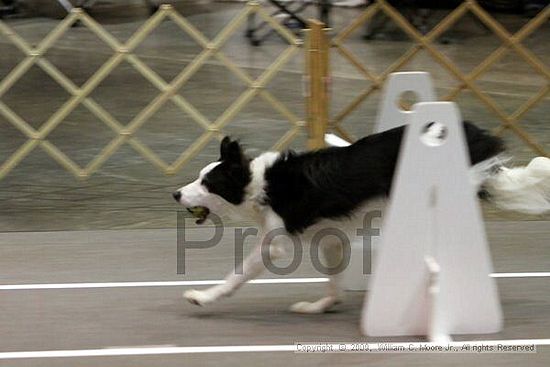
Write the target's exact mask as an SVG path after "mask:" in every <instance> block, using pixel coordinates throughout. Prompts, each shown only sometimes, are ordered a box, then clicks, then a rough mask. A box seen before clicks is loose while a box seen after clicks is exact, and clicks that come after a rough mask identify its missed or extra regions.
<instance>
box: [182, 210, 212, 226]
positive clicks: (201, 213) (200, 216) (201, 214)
mask: <svg viewBox="0 0 550 367" xmlns="http://www.w3.org/2000/svg"><path fill="white" fill-rule="evenodd" d="M187 211H188V212H189V213H191V215H193V217H195V218H197V221H196V222H195V223H197V224H202V223H204V221H205V220H206V218H207V217H208V214H210V209H208V208H207V207H205V206H193V207H191V208H187Z"/></svg>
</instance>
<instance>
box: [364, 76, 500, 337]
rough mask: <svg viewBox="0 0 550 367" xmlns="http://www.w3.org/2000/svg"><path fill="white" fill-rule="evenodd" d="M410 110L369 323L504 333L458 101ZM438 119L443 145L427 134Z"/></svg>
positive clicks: (367, 328)
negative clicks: (426, 137)
mask: <svg viewBox="0 0 550 367" xmlns="http://www.w3.org/2000/svg"><path fill="white" fill-rule="evenodd" d="M428 77H429V76H428ZM406 90H410V88H408V89H406ZM391 100H392V101H394V100H395V98H392V99H391ZM407 116H408V120H409V121H408V125H409V126H408V128H407V130H406V133H405V136H404V137H403V140H402V143H401V151H400V157H399V162H398V165H397V168H396V173H395V175H394V181H393V186H392V193H391V198H390V201H389V204H388V208H387V210H386V215H385V218H384V224H383V227H382V238H381V243H380V246H379V247H378V248H377V255H376V262H375V264H374V271H373V276H372V277H371V280H370V281H371V283H370V285H369V288H370V292H368V295H367V298H366V302H365V304H364V308H363V315H362V320H361V326H362V330H363V332H364V333H365V334H367V335H370V336H398V335H427V336H428V337H429V339H430V340H432V341H439V342H441V341H445V340H448V338H449V335H450V334H480V333H494V332H497V331H499V330H500V329H501V326H502V311H501V307H500V302H499V297H498V293H497V288H496V284H495V281H494V279H492V278H491V277H490V276H489V275H490V273H491V272H492V264H491V258H490V254H489V248H488V246H487V241H486V237H485V228H484V224H483V220H482V216H481V211H480V208H479V204H478V202H477V198H476V189H475V187H474V185H472V183H471V182H470V179H469V176H468V169H469V158H468V155H467V147H466V142H465V137H464V130H463V128H462V119H461V116H460V113H459V111H458V108H457V107H456V105H455V104H454V103H452V102H426V103H419V104H416V105H415V106H414V108H413V111H412V113H409V114H408V115H407ZM383 121H389V120H383ZM383 121H382V122H383ZM430 122H439V123H442V124H443V125H444V126H445V127H446V132H447V134H446V137H445V139H444V140H443V142H442V144H441V145H427V144H426V143H425V142H423V141H422V140H421V135H422V132H423V129H424V128H425V126H426V124H428V123H430ZM379 127H380V126H379ZM382 130H383V129H382Z"/></svg>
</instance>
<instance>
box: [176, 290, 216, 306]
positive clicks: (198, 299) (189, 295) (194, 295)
mask: <svg viewBox="0 0 550 367" xmlns="http://www.w3.org/2000/svg"><path fill="white" fill-rule="evenodd" d="M183 298H185V299H186V300H187V301H189V303H192V304H194V305H197V306H204V305H207V304H209V303H212V302H214V301H215V300H216V297H214V296H212V295H211V294H210V293H209V292H208V291H198V290H196V289H190V290H188V291H185V292H183Z"/></svg>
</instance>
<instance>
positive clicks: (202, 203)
mask: <svg viewBox="0 0 550 367" xmlns="http://www.w3.org/2000/svg"><path fill="white" fill-rule="evenodd" d="M250 180H251V173H250V160H249V159H248V158H247V157H246V156H245V155H244V154H243V151H242V148H241V146H240V144H239V142H238V141H234V140H233V141H232V140H231V139H230V138H229V137H225V138H224V139H223V140H222V142H221V145H220V159H219V160H218V161H216V162H212V163H210V164H208V165H206V166H205V167H204V168H203V169H202V170H201V171H200V173H199V177H198V178H197V179H196V180H195V181H193V182H191V183H190V184H188V185H185V186H183V187H182V188H180V189H178V190H176V191H175V192H174V193H173V194H172V196H173V197H174V199H175V200H176V201H177V202H178V203H180V204H181V205H183V206H184V207H185V208H187V210H189V211H190V212H191V213H192V214H193V215H194V216H196V217H197V218H199V219H198V220H197V223H202V222H204V220H205V219H206V217H207V216H208V213H209V212H210V211H220V210H221V209H222V207H223V205H225V204H227V203H229V204H232V205H239V204H241V203H242V202H243V201H244V198H245V190H246V186H247V185H248V184H249V183H250Z"/></svg>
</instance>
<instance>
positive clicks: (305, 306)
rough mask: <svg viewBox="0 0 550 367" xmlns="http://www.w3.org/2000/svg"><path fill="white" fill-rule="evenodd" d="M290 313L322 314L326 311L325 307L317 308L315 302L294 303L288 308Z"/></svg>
mask: <svg viewBox="0 0 550 367" xmlns="http://www.w3.org/2000/svg"><path fill="white" fill-rule="evenodd" d="M289 309H290V311H291V312H295V313H303V314H319V313H324V312H325V311H326V308H325V307H319V305H317V304H316V302H306V301H303V302H296V303H295V304H293V305H292V306H290V308H289Z"/></svg>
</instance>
